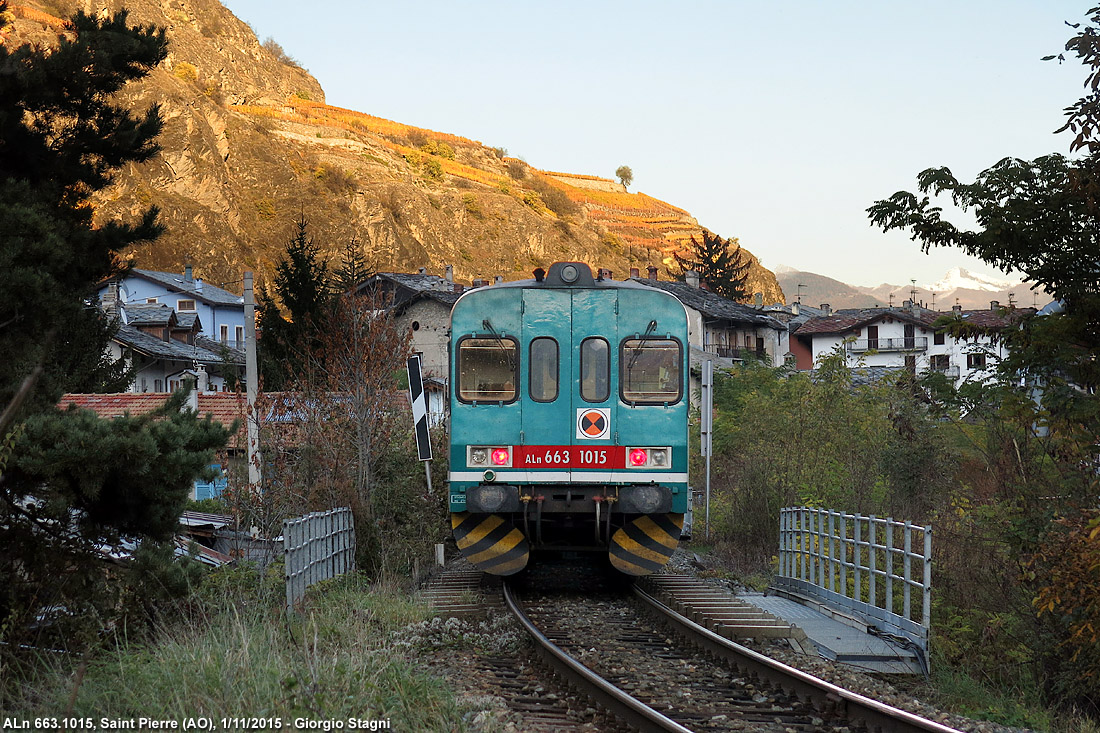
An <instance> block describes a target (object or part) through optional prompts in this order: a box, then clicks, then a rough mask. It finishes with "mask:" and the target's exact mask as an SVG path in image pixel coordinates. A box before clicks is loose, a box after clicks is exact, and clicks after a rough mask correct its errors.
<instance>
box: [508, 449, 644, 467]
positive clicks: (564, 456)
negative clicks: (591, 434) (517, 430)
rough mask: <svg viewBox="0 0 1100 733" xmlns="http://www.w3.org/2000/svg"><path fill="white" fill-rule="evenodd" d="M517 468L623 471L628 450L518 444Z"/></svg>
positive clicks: (514, 463) (514, 464)
mask: <svg viewBox="0 0 1100 733" xmlns="http://www.w3.org/2000/svg"><path fill="white" fill-rule="evenodd" d="M515 451H516V453H515V456H514V458H513V460H512V466H513V467H515V468H596V469H600V468H603V469H608V470H610V469H613V468H623V467H624V466H625V465H626V449H625V448H623V447H622V446H620V445H609V446H595V447H589V446H585V445H522V446H520V445H517V446H516V448H515Z"/></svg>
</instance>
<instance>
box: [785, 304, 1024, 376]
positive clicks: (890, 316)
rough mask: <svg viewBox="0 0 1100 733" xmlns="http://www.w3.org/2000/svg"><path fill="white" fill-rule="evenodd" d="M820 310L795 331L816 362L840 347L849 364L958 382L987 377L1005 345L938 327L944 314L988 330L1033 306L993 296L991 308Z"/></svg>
mask: <svg viewBox="0 0 1100 733" xmlns="http://www.w3.org/2000/svg"><path fill="white" fill-rule="evenodd" d="M821 311H822V313H821V315H819V316H815V317H813V318H810V319H809V320H807V321H806V322H805V323H803V324H802V325H801V326H799V327H798V328H797V330H796V331H794V332H793V333H792V334H791V339H793V340H797V341H798V342H799V343H800V344H801V346H802V347H803V348H805V349H807V350H808V351H809V352H810V354H811V357H812V360H813V363H814V364H816V363H817V361H818V360H819V359H820V358H821V357H822V356H823V355H824V354H827V353H829V352H832V351H833V350H835V349H837V348H840V349H842V350H843V352H844V354H845V355H846V357H847V361H848V364H849V365H851V366H856V365H860V364H862V365H863V366H867V367H888V368H889V367H892V368H904V369H906V370H907V371H909V372H910V373H911V374H923V373H927V372H939V373H941V374H944V375H945V376H947V377H948V378H950V379H952V380H954V381H955V382H956V384H961V383H963V382H972V381H983V382H984V381H988V380H989V379H990V378H991V377H992V375H993V369H994V367H995V366H996V363H997V362H998V361H999V360H1000V359H1001V358H1003V357H1004V356H1005V350H1004V347H1003V346H1002V345H1001V344H1000V343H997V342H995V341H994V339H992V338H991V337H990V336H988V335H980V336H974V337H972V338H969V339H956V338H955V337H953V336H951V335H949V334H947V333H945V332H944V331H943V330H942V329H937V328H936V327H935V325H934V324H935V323H936V322H937V321H938V320H940V319H941V318H944V317H949V318H954V319H958V320H962V321H965V322H967V323H971V324H974V325H975V326H979V327H981V328H982V329H983V330H985V331H986V332H989V331H997V330H999V329H1004V328H1012V327H1013V326H1014V324H1015V323H1016V321H1017V320H1019V318H1020V317H1021V316H1023V315H1024V314H1026V313H1030V312H1032V309H1030V308H1002V307H1001V305H1000V303H998V302H997V301H991V302H990V307H989V309H980V310H963V309H962V308H960V307H958V306H956V307H955V308H953V309H952V310H950V311H946V312H944V311H933V310H929V309H927V308H922V307H920V306H919V305H916V304H914V303H912V302H910V301H905V303H904V304H903V305H902V307H900V308H893V307H891V308H854V309H843V310H838V311H835V312H834V311H833V310H832V309H831V308H829V306H828V305H827V304H823V305H822V306H821Z"/></svg>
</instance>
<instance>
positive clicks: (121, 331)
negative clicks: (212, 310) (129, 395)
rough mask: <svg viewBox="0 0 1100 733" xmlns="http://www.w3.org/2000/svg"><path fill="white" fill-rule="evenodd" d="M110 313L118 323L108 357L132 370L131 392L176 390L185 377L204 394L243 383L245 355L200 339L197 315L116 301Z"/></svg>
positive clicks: (161, 305)
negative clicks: (125, 363)
mask: <svg viewBox="0 0 1100 733" xmlns="http://www.w3.org/2000/svg"><path fill="white" fill-rule="evenodd" d="M108 313H110V315H112V316H114V317H116V318H118V319H119V321H120V324H119V328H118V332H117V333H116V334H115V335H114V337H113V338H112V339H111V343H110V344H108V346H107V353H108V355H109V356H110V357H111V358H112V359H115V360H119V359H123V360H125V361H126V362H127V364H128V365H129V366H131V367H132V368H133V369H134V381H133V382H132V383H131V385H130V388H129V390H128V391H129V392H137V393H145V392H161V393H164V392H174V391H175V390H177V389H179V388H180V387H181V386H182V385H183V383H184V382H185V381H186V380H188V379H191V380H194V383H196V384H199V385H201V389H202V391H204V392H224V391H228V390H229V388H230V386H233V385H234V384H238V383H240V382H243V380H244V370H245V369H244V359H245V356H244V352H243V351H240V350H238V349H235V348H232V347H231V346H229V345H228V344H221V343H218V342H216V341H214V340H212V339H209V338H207V337H205V336H203V335H202V320H201V319H200V318H199V316H198V314H196V313H194V312H190V313H176V311H175V310H173V309H172V308H170V307H168V306H167V305H164V304H163V303H137V304H132V305H123V304H121V303H118V302H114V303H113V306H112V307H111V309H110V310H109V311H108Z"/></svg>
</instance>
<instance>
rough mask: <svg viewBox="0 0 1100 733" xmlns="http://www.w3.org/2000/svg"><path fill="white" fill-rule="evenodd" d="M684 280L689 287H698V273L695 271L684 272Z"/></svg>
mask: <svg viewBox="0 0 1100 733" xmlns="http://www.w3.org/2000/svg"><path fill="white" fill-rule="evenodd" d="M684 279H685V280H687V284H688V285H690V286H691V287H693V288H697V287H699V273H698V272H696V271H695V270H688V271H687V272H685V273H684Z"/></svg>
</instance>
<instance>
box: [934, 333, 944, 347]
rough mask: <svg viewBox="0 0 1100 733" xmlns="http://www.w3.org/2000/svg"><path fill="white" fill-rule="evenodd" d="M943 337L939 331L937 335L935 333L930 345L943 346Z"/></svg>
mask: <svg viewBox="0 0 1100 733" xmlns="http://www.w3.org/2000/svg"><path fill="white" fill-rule="evenodd" d="M943 337H944V334H943V332H942V331H940V332H939V333H937V334H936V335H934V336H933V337H932V343H933V344H935V345H936V346H943Z"/></svg>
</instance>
